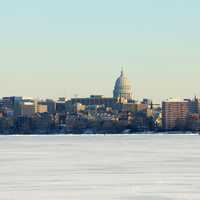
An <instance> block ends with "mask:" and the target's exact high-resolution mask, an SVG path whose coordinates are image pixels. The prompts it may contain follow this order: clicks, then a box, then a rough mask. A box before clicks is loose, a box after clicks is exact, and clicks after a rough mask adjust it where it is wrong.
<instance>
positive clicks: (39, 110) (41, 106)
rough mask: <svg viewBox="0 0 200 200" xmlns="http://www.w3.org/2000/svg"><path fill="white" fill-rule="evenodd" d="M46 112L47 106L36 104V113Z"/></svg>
mask: <svg viewBox="0 0 200 200" xmlns="http://www.w3.org/2000/svg"><path fill="white" fill-rule="evenodd" d="M46 112H48V107H47V105H44V104H42V103H37V113H46Z"/></svg>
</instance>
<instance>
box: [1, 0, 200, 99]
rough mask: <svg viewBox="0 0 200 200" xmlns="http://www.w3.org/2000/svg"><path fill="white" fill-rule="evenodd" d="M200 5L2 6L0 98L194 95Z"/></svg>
mask: <svg viewBox="0 0 200 200" xmlns="http://www.w3.org/2000/svg"><path fill="white" fill-rule="evenodd" d="M199 10H200V1H199V0H73V1H72V0H34V1H30V0H17V1H16V0H6V1H3V0H0V69H1V70H0V72H1V78H0V91H1V92H0V96H6V95H24V96H34V97H39V96H41V97H56V96H68V97H73V96H74V94H78V95H79V96H87V95H89V94H104V95H105V96H111V95H112V90H113V85H114V82H115V79H116V78H117V76H118V75H119V72H120V70H121V67H122V66H123V67H124V69H125V70H126V71H127V73H128V74H129V79H130V80H131V82H132V84H133V87H134V93H135V96H136V98H137V99H140V98H142V97H150V98H153V99H155V100H156V101H160V100H161V99H165V98H168V97H171V96H175V97H192V96H193V95H194V94H197V95H199V96H200V88H199V85H200V79H199V75H200V53H199V52H200V37H199V36H200V26H199V22H200V12H199Z"/></svg>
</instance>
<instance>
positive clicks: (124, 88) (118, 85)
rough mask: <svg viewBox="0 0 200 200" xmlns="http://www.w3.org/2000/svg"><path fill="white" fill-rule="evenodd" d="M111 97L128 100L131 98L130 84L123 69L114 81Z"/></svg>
mask: <svg viewBox="0 0 200 200" xmlns="http://www.w3.org/2000/svg"><path fill="white" fill-rule="evenodd" d="M113 97H114V99H117V100H119V99H120V100H121V99H125V100H127V101H129V100H132V99H133V93H132V87H131V84H130V82H129V80H128V78H127V76H126V74H125V73H124V71H123V70H122V71H121V75H120V77H119V78H118V79H117V80H116V82H115V87H114V91H113Z"/></svg>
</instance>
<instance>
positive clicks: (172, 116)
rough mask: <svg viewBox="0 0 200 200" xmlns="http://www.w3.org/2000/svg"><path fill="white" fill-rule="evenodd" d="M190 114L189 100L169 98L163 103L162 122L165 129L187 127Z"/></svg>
mask: <svg viewBox="0 0 200 200" xmlns="http://www.w3.org/2000/svg"><path fill="white" fill-rule="evenodd" d="M188 114H189V102H188V101H187V100H177V99H169V100H166V101H163V103H162V124H163V128H164V130H181V129H184V128H185V127H186V122H187V117H188Z"/></svg>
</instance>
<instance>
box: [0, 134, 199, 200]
mask: <svg viewBox="0 0 200 200" xmlns="http://www.w3.org/2000/svg"><path fill="white" fill-rule="evenodd" d="M199 199H200V136H199V135H162V134H161V135H106V136H103V135H85V136H83V135H82V136H81V135H77V136H64V135H54V136H0V200H199Z"/></svg>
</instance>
